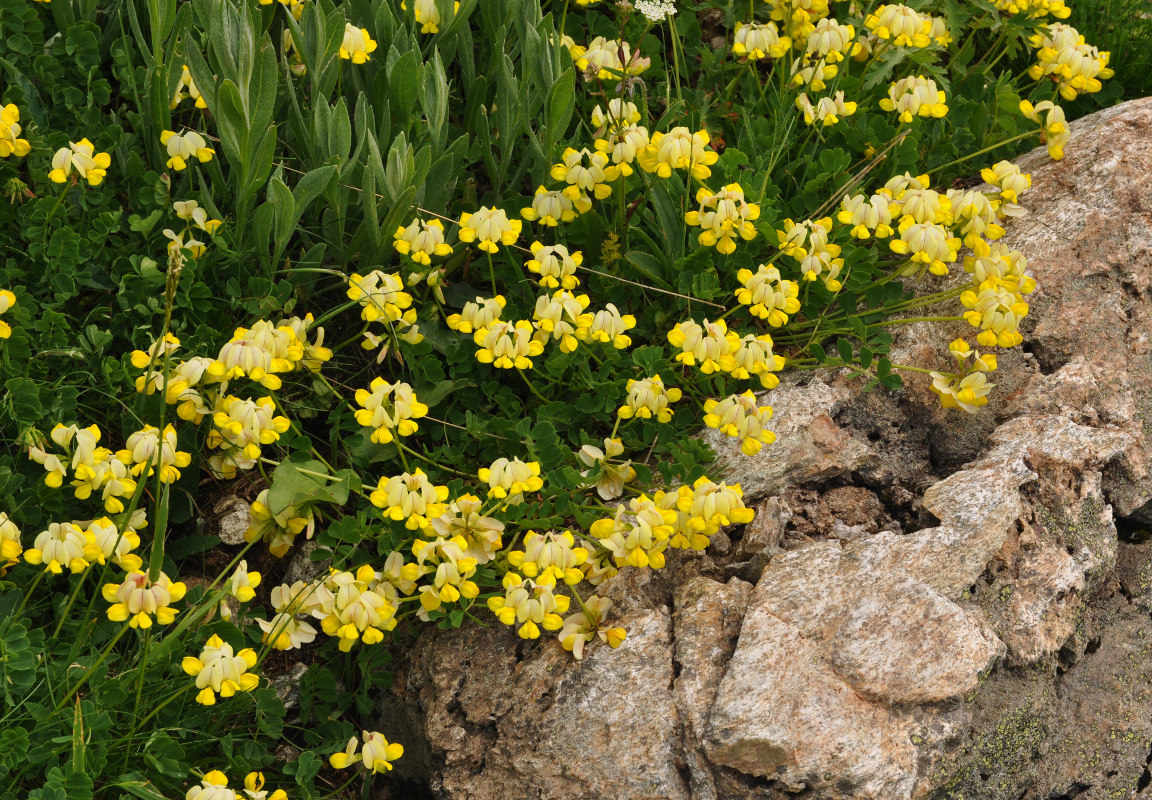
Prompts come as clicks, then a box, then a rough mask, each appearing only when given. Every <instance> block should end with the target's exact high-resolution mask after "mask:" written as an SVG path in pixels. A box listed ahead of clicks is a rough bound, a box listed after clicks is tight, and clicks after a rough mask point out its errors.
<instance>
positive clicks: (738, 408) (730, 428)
mask: <svg viewBox="0 0 1152 800" xmlns="http://www.w3.org/2000/svg"><path fill="white" fill-rule="evenodd" d="M704 411H705V412H706V413H705V414H704V424H705V425H707V426H708V427H709V428H716V429H717V430H719V431H720V432H722V433H724V434H725V435H727V436H732V437H734V438H736V439H739V440H740V450H741V452H743V453H744V455H746V456H754V455H756V454H757V453H759V452H760V448H761V447H762V446H763V445H766V444H772V442H774V441H776V434H774V433H772V431H770V430H768V429H767V428H766V427H765V426H766V425H767V424H768V420H770V419H771V418H772V407H771V406H757V405H756V396H755V395H754V394H752V392H751V391H747V392H744V394H733V395H730V396H728V397H726V398H724V399H723V400H706V401H705V402H704Z"/></svg>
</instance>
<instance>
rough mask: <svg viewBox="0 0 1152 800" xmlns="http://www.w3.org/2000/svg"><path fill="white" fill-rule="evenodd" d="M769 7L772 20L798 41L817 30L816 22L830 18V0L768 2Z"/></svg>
mask: <svg viewBox="0 0 1152 800" xmlns="http://www.w3.org/2000/svg"><path fill="white" fill-rule="evenodd" d="M768 5H769V6H770V7H771V9H772V12H771V17H772V19H774V20H776V21H777V22H779V23H781V24H782V26H783V28H784V30H785V31H786V32H787V34H788V35H789V36H790V37H791V38H792V39H793V40H796V41H803V40H804V39H805V38H806V37H807V36H808V34H809V33H811V32H812V31H813V30H815V28H816V26H815V24H814V23H815V21H816V20H819V19H823V18H824V17H826V16H828V0H768Z"/></svg>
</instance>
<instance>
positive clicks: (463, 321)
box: [447, 295, 507, 333]
mask: <svg viewBox="0 0 1152 800" xmlns="http://www.w3.org/2000/svg"><path fill="white" fill-rule="evenodd" d="M506 302H507V301H506V300H505V299H504V297H503V296H502V295H496V296H495V297H490V298H487V299H485V298H483V297H477V298H476V300H475V301H469V302H467V303H465V304H464V310H463V311H461V312H460V313H459V314H450V315H449V316H448V320H447V322H448V327H449V328H451V329H452V330H454V331H460V333H472V332H473V331H478V330H480V329H481V328H489V327H491V326H492V324H493V323H494V322H496V321H497V320H499V319H500V312H502V311H503V310H504V305H505V304H506Z"/></svg>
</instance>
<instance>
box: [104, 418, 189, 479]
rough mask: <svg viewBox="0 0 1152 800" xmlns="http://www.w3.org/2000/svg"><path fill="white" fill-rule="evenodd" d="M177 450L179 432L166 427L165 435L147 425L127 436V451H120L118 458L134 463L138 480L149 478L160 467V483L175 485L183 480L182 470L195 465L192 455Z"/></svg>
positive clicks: (133, 467) (134, 472) (134, 471)
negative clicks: (142, 477) (192, 464)
mask: <svg viewBox="0 0 1152 800" xmlns="http://www.w3.org/2000/svg"><path fill="white" fill-rule="evenodd" d="M176 447H177V444H176V429H175V428H173V427H172V424H171V423H169V424H167V425H165V426H164V431H163V433H161V432H160V430H159V429H158V428H156V427H154V426H152V425H145V426H144V428H143V430H139V431H136V432H135V433H133V434H131V435H130V436H129V437H128V441H127V442H126V443H125V449H124V450H121V451H120V452H118V453H117V454H116V457H117V458H118V459H120V461H122V462H123V463H125V464H131V465H132V474H133V475H135V476H136V477H140V476H141V475H143V476H144V477H148V476H149V475H151V474H152V473H153V470H154V469H155V468H156V467H159V468H160V481H161V482H162V483H172V482H173V481H178V480H180V468H182V467H186V466H188V465H189V464H191V463H192V456H191V455H190V454H189V453H185V452H181V451H179V450H177V449H176ZM157 455H159V463H157Z"/></svg>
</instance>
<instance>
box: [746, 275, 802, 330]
mask: <svg viewBox="0 0 1152 800" xmlns="http://www.w3.org/2000/svg"><path fill="white" fill-rule="evenodd" d="M736 280H738V281H740V283H741V288H739V289H737V290H736V292H735V294H736V299H737V300H738V301H740V302H741V303H742V304H743V305H746V306H750V308H749V309H748V312H749V313H750V314H752V316H754V317H759V318H760V319H762V320H766V321H767V322H768V324H769V325H771V326H772V327H773V328H779V327H780V326H782V325H786V324H787V323H788V316H789V315H790V314H795V313H796V312H797V311H799V310H800V300H799V299H798V298H799V296H800V285H799V284H798V283H796V281H787V280H783V279H782V278H781V277H780V270H778V269H777V268H776V267H768V266H765V265H764V264H761V265H760V266H759V267H758V268H757V270H756V272H752V271H751V270H748V269H742V270H740V271H739V272H737V273H736Z"/></svg>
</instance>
